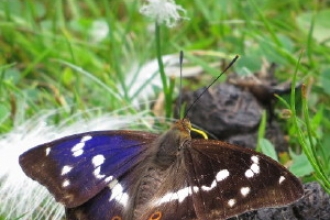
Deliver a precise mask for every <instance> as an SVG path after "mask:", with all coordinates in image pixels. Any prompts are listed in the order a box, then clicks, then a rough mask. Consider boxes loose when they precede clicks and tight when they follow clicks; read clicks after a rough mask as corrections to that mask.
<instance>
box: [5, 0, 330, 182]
mask: <svg viewBox="0 0 330 220" xmlns="http://www.w3.org/2000/svg"><path fill="white" fill-rule="evenodd" d="M177 4H180V5H182V7H183V8H185V9H186V10H187V15H186V16H187V17H189V20H183V21H182V22H180V24H179V25H178V26H176V27H174V28H172V29H168V28H166V27H164V26H162V27H161V28H162V29H161V30H162V32H161V39H160V41H161V44H162V45H161V48H162V54H168V53H178V52H179V50H183V51H185V53H186V54H187V57H188V59H189V57H190V58H191V59H190V60H191V62H193V63H196V64H199V65H200V64H201V63H204V64H205V63H206V64H207V63H208V62H211V61H218V60H219V59H220V58H221V57H224V56H223V55H226V56H228V55H231V54H240V55H241V58H240V60H239V61H238V62H237V63H236V64H235V67H234V69H235V70H236V71H243V69H248V70H249V71H251V72H254V71H257V70H259V69H260V68H261V65H262V62H263V60H267V61H268V62H275V63H277V64H278V66H279V68H278V69H277V72H276V77H277V78H278V79H279V80H281V81H284V80H287V79H291V78H293V75H294V73H297V75H298V81H300V80H302V81H303V82H304V83H306V87H307V92H306V93H307V94H306V99H307V107H308V113H309V118H308V120H311V123H312V128H313V132H312V133H310V135H311V136H310V137H309V138H310V139H313V140H315V142H316V143H319V144H318V145H317V149H316V152H317V155H314V157H315V158H316V159H317V160H320V164H324V166H323V167H322V169H324V170H323V171H322V172H324V173H325V174H326V176H327V177H328V178H329V173H330V167H329V166H326V165H325V164H329V161H330V153H329V152H330V150H329V146H330V136H329V135H328V134H329V133H330V120H329V118H330V117H329V115H330V98H329V95H330V92H329V91H330V90H329V88H330V71H329V70H330V65H329V63H330V55H329V47H330V42H329V39H330V27H329V26H330V24H329V22H328V21H329V19H330V7H329V6H330V4H329V3H328V2H327V1H298V0H293V1H283V2H279V1H275V0H261V1H252V0H251V1H230V0H221V1H204V0H182V1H180V2H177ZM140 6H141V2H140V1H131V0H126V1H107V0H101V1H92V0H80V1H40V0H39V1H32V0H27V1H19V0H10V1H0V134H3V133H6V132H9V131H10V130H11V129H12V127H13V126H15V125H16V124H20V123H22V122H24V120H26V119H28V118H31V117H32V116H33V115H36V114H38V112H40V111H41V110H43V109H56V108H63V109H65V110H66V111H60V113H59V115H58V117H55V118H54V121H52V123H55V124H56V123H57V122H58V121H60V120H64V119H65V118H67V117H69V116H70V115H72V114H73V113H75V112H77V111H81V110H86V109H90V108H95V107H100V114H102V112H108V111H113V110H117V109H121V108H122V107H123V106H130V103H132V100H133V99H134V97H130V96H129V93H128V90H129V86H127V85H126V84H125V77H126V75H127V72H128V71H129V70H130V69H131V68H132V66H133V65H134V64H138V65H142V64H143V63H145V62H146V61H147V60H150V59H154V58H155V57H156V44H155V34H154V31H155V30H154V23H153V22H152V21H150V20H148V19H147V18H145V17H143V16H142V15H141V14H140V13H139V7H140ZM98 25H99V26H98ZM95 26H98V27H101V28H98V29H97V30H94V29H95ZM106 29H108V30H109V32H108V33H107V35H106V36H105V37H104V38H102V39H101V40H97V38H96V37H95V36H93V34H92V33H95V32H96V31H101V30H106ZM93 30H94V32H93ZM194 50H199V51H200V50H202V51H204V52H205V54H222V55H220V56H218V55H208V56H204V57H200V56H195V55H193V53H191V51H194ZM300 56H301V59H300V63H299V65H298V66H297V62H298V59H299V57H300ZM202 66H203V65H202ZM79 68H81V71H79V70H80V69H79ZM205 72H206V74H210V75H214V74H217V71H214V69H213V70H212V69H209V68H205ZM96 79H97V80H96ZM100 82H101V85H102V86H100ZM200 85H201V86H204V84H203V82H201V83H200ZM121 89H122V90H123V92H122V93H119V91H121ZM119 94H120V95H119ZM284 99H286V100H287V101H288V100H289V98H288V97H286V98H285V97H284ZM281 103H283V102H281ZM281 103H280V104H279V106H278V107H279V108H286V107H285V105H284V104H281ZM301 106H302V105H301V104H299V103H297V106H296V110H297V117H298V118H304V116H305V115H306V111H305V112H304V111H303V110H306V108H304V109H302V107H301ZM134 111H136V109H134V108H127V109H126V110H124V111H123V112H122V114H125V113H127V112H130V113H132V112H133V113H134ZM86 117H93V115H89V114H88V113H86ZM283 123H284V124H286V126H287V127H286V130H287V131H288V133H289V136H290V137H289V141H290V145H291V146H293V147H295V149H298V150H299V147H297V146H300V145H301V143H300V142H299V139H300V137H298V134H297V132H296V130H295V129H296V128H295V127H294V126H293V123H292V121H290V120H288V121H287V122H283ZM302 134H303V135H306V136H305V137H306V138H307V137H308V136H307V132H305V131H303V132H302ZM316 176H317V175H316ZM306 179H308V180H313V179H315V175H310V176H308V178H306Z"/></svg>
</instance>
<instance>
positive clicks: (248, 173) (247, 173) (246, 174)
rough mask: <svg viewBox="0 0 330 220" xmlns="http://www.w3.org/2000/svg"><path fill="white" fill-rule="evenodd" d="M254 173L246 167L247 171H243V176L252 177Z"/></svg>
mask: <svg viewBox="0 0 330 220" xmlns="http://www.w3.org/2000/svg"><path fill="white" fill-rule="evenodd" d="M253 175H254V173H253V172H252V170H250V169H248V170H247V171H245V176H246V178H251V177H253Z"/></svg>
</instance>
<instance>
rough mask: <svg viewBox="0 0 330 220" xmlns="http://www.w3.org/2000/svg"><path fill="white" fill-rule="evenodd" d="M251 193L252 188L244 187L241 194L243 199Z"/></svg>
mask: <svg viewBox="0 0 330 220" xmlns="http://www.w3.org/2000/svg"><path fill="white" fill-rule="evenodd" d="M250 191H251V188H250V187H242V188H241V194H242V196H243V197H245V196H247V194H249V193H250Z"/></svg>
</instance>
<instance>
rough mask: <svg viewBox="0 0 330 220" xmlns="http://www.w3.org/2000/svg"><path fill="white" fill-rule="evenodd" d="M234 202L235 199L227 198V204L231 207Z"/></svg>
mask: <svg viewBox="0 0 330 220" xmlns="http://www.w3.org/2000/svg"><path fill="white" fill-rule="evenodd" d="M235 204H236V200H235V199H229V201H228V205H229V206H230V207H233V206H234V205H235Z"/></svg>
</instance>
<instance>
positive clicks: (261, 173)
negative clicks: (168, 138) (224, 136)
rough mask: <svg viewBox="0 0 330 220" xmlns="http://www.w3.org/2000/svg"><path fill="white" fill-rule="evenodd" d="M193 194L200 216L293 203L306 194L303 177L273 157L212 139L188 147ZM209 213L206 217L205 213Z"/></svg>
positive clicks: (215, 216)
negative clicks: (295, 174)
mask: <svg viewBox="0 0 330 220" xmlns="http://www.w3.org/2000/svg"><path fill="white" fill-rule="evenodd" d="M185 160H186V164H189V165H190V166H187V172H188V173H190V174H193V175H189V181H190V185H191V186H196V187H197V188H198V190H196V192H195V193H193V194H192V197H193V200H194V204H198V207H197V208H196V212H197V213H196V214H197V216H198V217H199V218H200V219H226V218H229V217H231V216H234V215H238V214H240V213H243V212H246V211H249V210H253V209H259V208H265V207H279V206H283V205H287V204H290V203H292V202H294V201H296V200H297V199H299V198H301V197H302V195H303V189H302V187H301V183H300V181H299V180H298V179H297V178H296V177H295V176H293V175H292V174H291V173H290V172H289V171H287V170H286V169H285V168H284V167H283V166H281V165H280V164H278V163H277V162H275V161H274V160H272V159H270V158H269V157H267V156H265V155H262V154H260V153H257V152H254V151H252V150H249V149H243V148H241V147H237V146H234V145H231V144H227V143H224V142H220V141H211V140H192V144H191V147H190V148H188V149H187V150H186V151H185ZM205 216H206V217H205Z"/></svg>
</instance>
